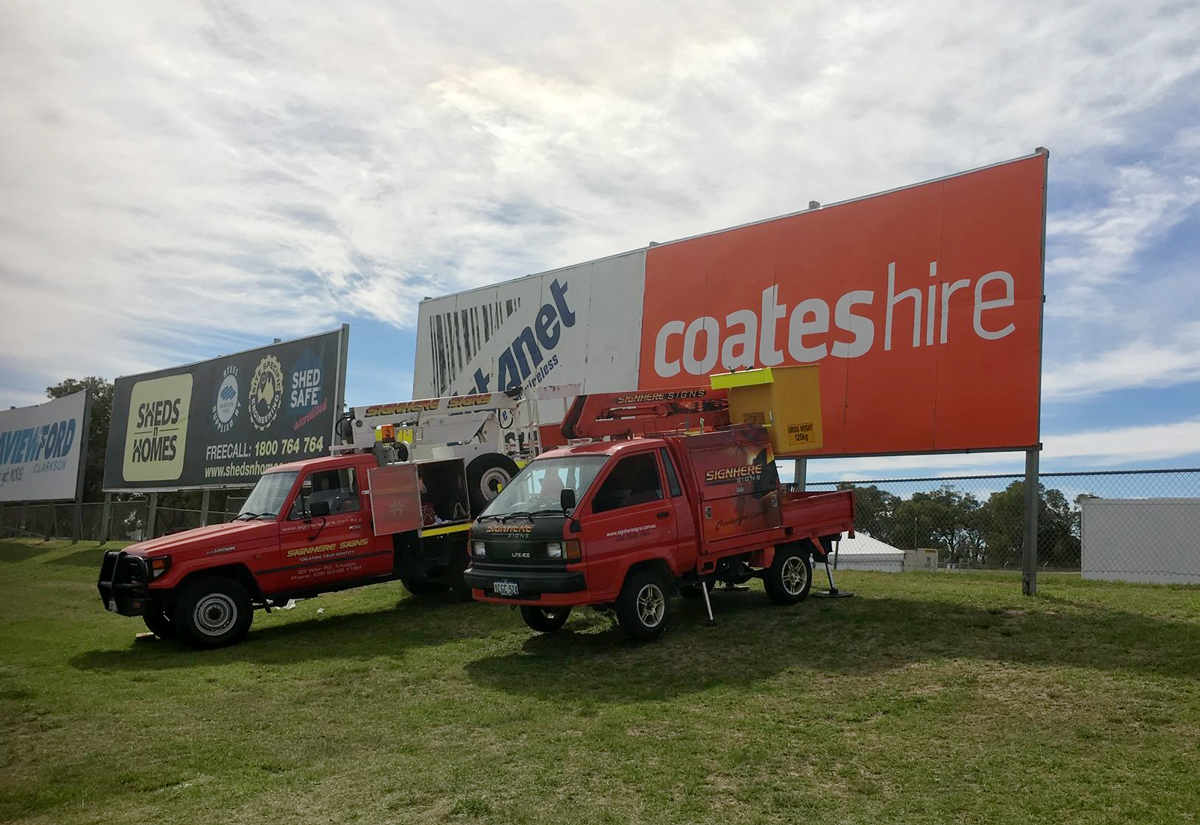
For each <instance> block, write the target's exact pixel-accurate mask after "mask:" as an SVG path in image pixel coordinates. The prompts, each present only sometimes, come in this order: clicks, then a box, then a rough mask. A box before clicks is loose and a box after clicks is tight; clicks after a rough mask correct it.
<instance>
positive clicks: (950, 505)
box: [837, 480, 1083, 568]
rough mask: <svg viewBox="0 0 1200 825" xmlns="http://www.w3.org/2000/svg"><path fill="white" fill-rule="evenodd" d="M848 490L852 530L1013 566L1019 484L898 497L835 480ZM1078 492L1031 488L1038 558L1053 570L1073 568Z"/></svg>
mask: <svg viewBox="0 0 1200 825" xmlns="http://www.w3.org/2000/svg"><path fill="white" fill-rule="evenodd" d="M837 487H838V489H840V490H849V489H853V490H854V494H855V505H854V506H855V515H854V526H855V529H856V530H858V531H861V532H863V533H867V534H868V535H870V536H872V537H874V538H877V539H879V540H881V541H884V542H887V543H888V544H890V545H892V546H893V547H899V548H901V549H916V548H922V547H923V548H929V549H936V550H937V551H938V561H939V563H943V564H944V563H952V564H961V565H970V566H977V567H1006V566H1007V567H1014V566H1020V563H1021V552H1022V547H1023V544H1024V516H1025V482H1024V481H1023V480H1017V481H1013V482H1012V483H1011V484H1009V485H1008V486H1007V487H1005V488H1004V489H1003V490H999V491H997V492H994V493H992V494H990V495H989V496H988V497H987V498H986V499H983V500H981V499H979V498H976V497H975V496H974V495H972V494H971V493H965V492H962V491H961V490H958V489H956V488H955V487H953V486H952V485H950V484H945V485H943V486H941V487H939V488H938V489H936V490H932V491H930V492H918V493H913V494H912V496H911V497H909V498H901V497H900V496H897V495H894V494H893V493H890V492H888V491H887V490H883V489H880V488H879V487H877V486H876V485H873V484H872V485H867V486H858V485H855V484H852V483H839V484H838V485H837ZM1081 498H1083V496H1080V497H1078V499H1076V501H1075V502H1072V501H1070V500H1069V499H1068V498H1067V497H1066V495H1064V494H1063V492H1062V491H1061V490H1056V489H1053V488H1050V489H1047V488H1046V486H1045V485H1044V484H1039V485H1038V500H1039V503H1038V557H1039V559H1040V560H1041V561H1042V563H1044V564H1049V565H1051V566H1054V567H1068V568H1077V567H1078V566H1079V552H1080V541H1079V507H1078V506H1077V504H1078V500H1079V499H1081Z"/></svg>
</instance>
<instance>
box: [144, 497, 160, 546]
mask: <svg viewBox="0 0 1200 825" xmlns="http://www.w3.org/2000/svg"><path fill="white" fill-rule="evenodd" d="M157 517H158V493H151V494H150V512H149V513H148V514H147V515H146V538H147V539H152V538H154V521H155V519H156V518H157Z"/></svg>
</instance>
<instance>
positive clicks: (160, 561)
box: [150, 556, 171, 579]
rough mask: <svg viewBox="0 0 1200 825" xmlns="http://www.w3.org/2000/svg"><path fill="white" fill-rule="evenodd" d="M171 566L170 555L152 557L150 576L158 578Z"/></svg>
mask: <svg viewBox="0 0 1200 825" xmlns="http://www.w3.org/2000/svg"><path fill="white" fill-rule="evenodd" d="M170 567H171V557H170V556H156V557H154V558H152V559H150V578H152V579H157V578H158V577H159V576H161V575H162V574H163V573H166V572H167V570H168V569H170Z"/></svg>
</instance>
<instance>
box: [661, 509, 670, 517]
mask: <svg viewBox="0 0 1200 825" xmlns="http://www.w3.org/2000/svg"><path fill="white" fill-rule="evenodd" d="M658 517H659V518H670V517H671V511H670V510H660V511H659V513H658Z"/></svg>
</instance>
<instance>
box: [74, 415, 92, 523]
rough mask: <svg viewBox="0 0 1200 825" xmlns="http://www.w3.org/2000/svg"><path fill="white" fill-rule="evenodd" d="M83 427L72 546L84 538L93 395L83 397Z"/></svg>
mask: <svg viewBox="0 0 1200 825" xmlns="http://www.w3.org/2000/svg"><path fill="white" fill-rule="evenodd" d="M82 423H83V426H82V427H80V428H79V429H80V432H79V472H78V473H77V475H76V479H75V507H74V508H73V510H72V513H71V544H79V539H80V538H81V537H82V536H83V480H84V475H85V474H86V471H87V458H88V441H89V440H90V436H91V433H90V432H88V428H89V427H91V425H92V394H91V392H87V394H86V395H84V396H83V422H82Z"/></svg>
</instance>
